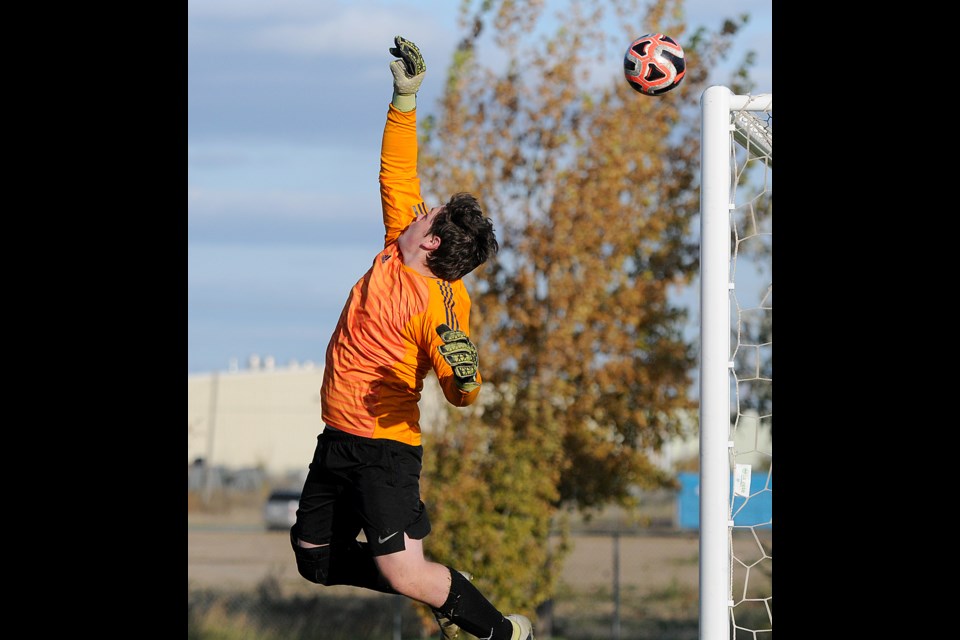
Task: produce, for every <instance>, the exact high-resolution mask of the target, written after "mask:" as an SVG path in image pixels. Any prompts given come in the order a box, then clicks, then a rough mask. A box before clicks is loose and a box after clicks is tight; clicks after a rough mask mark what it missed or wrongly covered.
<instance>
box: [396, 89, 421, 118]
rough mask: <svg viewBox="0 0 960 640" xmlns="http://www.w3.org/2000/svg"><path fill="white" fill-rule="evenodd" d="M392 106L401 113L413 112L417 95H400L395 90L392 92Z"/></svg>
mask: <svg viewBox="0 0 960 640" xmlns="http://www.w3.org/2000/svg"><path fill="white" fill-rule="evenodd" d="M392 102H393V106H395V107H396V108H397V109H399V110H400V111H403V112H407V111H413V110H414V109H416V108H417V94H415V93H414V94H410V95H401V94H399V93H397V90H396V89H394V90H393V100H392Z"/></svg>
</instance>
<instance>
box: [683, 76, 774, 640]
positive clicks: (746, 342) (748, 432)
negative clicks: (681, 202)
mask: <svg viewBox="0 0 960 640" xmlns="http://www.w3.org/2000/svg"><path fill="white" fill-rule="evenodd" d="M700 107H701V123H702V131H701V178H702V179H701V193H700V207H701V209H700V243H701V244H700V349H701V351H700V559H699V562H700V640H729V638H730V637H731V634H732V635H733V637H734V638H735V639H736V638H737V636H738V635H739V636H741V637H742V638H748V637H750V638H757V637H764V635H765V634H767V633H770V634H772V631H773V614H772V586H771V580H770V575H771V573H772V570H771V567H772V547H771V543H770V541H771V535H770V532H771V530H772V524H773V522H772V509H771V508H769V506H770V505H771V504H772V487H773V485H772V473H773V465H772V459H773V452H772V445H771V441H772V439H771V436H770V432H772V417H773V416H772V407H773V403H772V382H773V379H772V346H773V340H772V323H773V320H772V318H773V315H772V312H773V293H772V292H773V288H772V282H773V280H772V256H773V253H772V226H771V225H772V192H773V184H772V167H773V95H772V94H759V95H735V94H733V92H732V91H730V89H728V88H727V87H724V86H712V87H709V88H708V89H707V90H706V91H704V93H703V95H702V97H701V100H700ZM751 476H753V478H752V480H751ZM755 480H762V481H761V482H760V483H759V484H757V483H755V482H753V481H755ZM751 501H753V503H754V504H755V505H756V504H758V503H760V506H761V508H760V509H759V510H754V511H755V512H756V513H761V514H764V515H761V516H754V517H753V519H751V518H748V517H746V516H745V514H746V511H745V510H744V507H745V506H746V505H747V504H748V503H750V502H751Z"/></svg>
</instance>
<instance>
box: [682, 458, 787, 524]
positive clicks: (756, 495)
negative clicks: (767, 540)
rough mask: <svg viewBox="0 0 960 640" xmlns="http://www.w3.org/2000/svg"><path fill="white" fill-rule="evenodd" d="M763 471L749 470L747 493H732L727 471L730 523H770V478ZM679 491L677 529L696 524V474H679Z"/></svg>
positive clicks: (771, 501)
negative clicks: (730, 497) (731, 516)
mask: <svg viewBox="0 0 960 640" xmlns="http://www.w3.org/2000/svg"><path fill="white" fill-rule="evenodd" d="M767 477H768V474H767V472H765V471H764V472H757V473H752V474H750V495H749V496H733V473H731V474H730V486H729V487H728V489H729V491H730V495H731V496H733V512H732V513H733V524H734V526H737V527H758V528H761V529H769V528H771V527H772V526H773V478H770V479H769V481H768V479H767ZM678 479H679V480H680V495H679V496H678V497H677V526H679V527H680V528H681V529H699V528H700V474H699V473H697V472H684V473H681V474H679V476H678Z"/></svg>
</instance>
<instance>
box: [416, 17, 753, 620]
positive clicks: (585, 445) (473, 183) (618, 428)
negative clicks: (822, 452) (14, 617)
mask: <svg viewBox="0 0 960 640" xmlns="http://www.w3.org/2000/svg"><path fill="white" fill-rule="evenodd" d="M547 4H548V3H544V2H538V1H535V0H528V1H522V0H516V1H511V0H499V1H498V0H482V1H478V2H471V1H470V0H463V1H462V2H461V17H462V27H463V31H464V35H463V39H462V41H461V42H460V44H459V47H458V48H457V50H456V52H455V55H454V59H453V61H452V64H451V65H450V67H449V71H448V76H447V83H446V87H445V92H444V95H443V98H442V101H441V104H440V110H439V114H437V115H436V116H427V114H423V113H421V116H420V120H421V123H422V126H421V130H422V131H423V136H424V140H423V145H422V147H421V149H422V151H421V154H420V173H421V177H422V180H423V184H424V187H425V189H424V190H425V193H433V194H436V197H437V198H438V199H443V198H446V197H449V195H450V194H452V193H454V192H457V191H470V192H472V193H474V194H475V195H477V196H478V198H479V199H480V201H481V203H482V205H483V207H484V210H485V211H486V212H487V214H488V215H489V216H490V217H491V218H492V219H493V220H494V223H495V225H496V229H497V236H498V239H499V241H500V246H501V250H500V253H499V254H498V256H497V257H496V258H495V259H494V260H491V261H490V262H488V263H487V264H486V265H485V266H483V267H482V268H481V269H479V270H477V271H476V272H474V273H473V274H471V275H470V276H468V279H469V280H470V282H469V283H468V284H469V286H470V288H471V291H472V294H471V295H472V299H473V311H472V314H471V338H472V339H473V340H474V342H475V343H476V344H477V345H478V348H479V350H480V369H481V372H482V375H483V378H484V381H485V384H484V387H483V391H482V392H481V402H480V403H478V405H477V406H474V407H471V408H469V409H466V410H462V409H461V410H456V412H455V413H454V414H452V416H451V419H450V420H449V422H448V424H447V426H446V428H445V429H444V430H442V431H441V432H439V433H435V434H431V435H429V436H428V440H427V446H428V452H427V454H426V455H425V459H424V476H423V492H424V497H425V500H426V501H427V502H428V506H429V509H430V513H431V520H432V522H433V525H434V530H435V532H437V533H436V535H434V536H432V537H431V542H430V544H429V545H428V553H429V554H430V555H431V556H432V557H433V558H434V559H436V560H438V561H440V562H444V563H447V564H450V565H452V566H454V567H456V568H459V569H463V570H466V571H470V572H471V573H473V574H475V576H476V580H477V582H478V584H479V585H480V587H481V589H482V590H483V591H484V593H486V594H488V595H489V596H490V597H491V599H492V600H493V602H494V603H495V604H496V605H497V606H498V607H500V608H501V609H502V610H504V611H511V612H518V613H524V614H527V615H531V616H535V615H536V613H535V611H536V608H537V607H538V606H539V605H542V604H543V603H545V602H548V601H549V600H550V599H551V597H552V596H553V592H554V589H555V586H556V581H557V577H558V574H559V570H560V568H561V562H560V561H561V560H562V559H563V554H564V552H565V550H566V546H567V545H566V541H567V537H566V527H565V525H564V514H565V513H567V511H568V510H569V509H581V510H590V509H596V508H600V507H602V506H604V505H607V504H611V503H619V504H622V505H625V506H631V504H632V503H631V496H632V495H634V493H633V492H632V490H634V489H636V488H649V489H652V488H659V487H669V486H672V483H673V482H674V478H673V477H672V475H671V474H670V473H669V472H667V471H664V470H663V469H661V468H660V467H658V466H657V465H656V464H655V463H654V461H653V459H652V454H654V453H656V452H657V451H659V450H660V448H661V447H662V445H663V444H664V443H666V442H667V441H668V440H670V439H672V438H673V437H675V436H678V435H690V434H691V433H692V430H693V429H695V428H696V425H695V424H692V421H691V416H695V415H696V406H697V405H696V401H695V399H694V397H693V393H692V389H691V385H692V383H693V378H692V372H693V370H694V368H695V365H696V353H695V348H694V345H693V344H691V343H690V342H689V340H688V339H687V338H685V336H684V331H683V329H684V326H685V324H686V321H687V310H685V309H683V308H680V307H678V306H676V304H675V303H674V302H673V297H672V296H671V293H672V292H674V291H676V290H677V289H678V288H681V287H684V286H686V285H688V284H689V283H690V282H691V281H692V279H693V278H694V277H695V275H696V274H697V270H698V268H699V263H698V259H699V247H698V244H697V240H696V237H695V235H696V234H695V229H694V221H695V220H696V218H697V216H698V213H699V190H698V186H699V154H700V145H699V113H700V111H699V98H700V95H701V94H702V93H703V91H704V90H705V89H706V87H707V84H706V82H707V76H708V73H709V71H710V69H711V68H712V67H713V66H714V65H716V64H717V62H718V61H720V60H721V59H722V58H723V57H724V56H725V54H726V52H727V51H728V49H729V46H730V45H731V44H732V41H733V37H734V36H735V34H736V32H737V30H738V28H739V25H740V24H742V22H743V21H744V20H745V19H746V17H742V18H741V19H740V21H739V22H734V21H732V20H728V21H725V22H724V23H723V24H722V25H720V27H719V28H718V29H717V30H716V31H709V30H707V29H706V28H703V27H701V28H699V29H698V30H697V31H696V32H694V33H690V32H689V31H688V29H687V25H686V22H685V20H684V18H683V3H682V1H681V0H654V1H653V2H652V3H651V4H650V5H649V6H647V7H646V8H645V9H641V8H640V7H639V4H640V3H639V2H637V1H635V0H582V1H570V2H565V3H563V9H562V11H563V13H562V14H558V15H554V14H549V13H547V6H546V5H547ZM549 4H550V6H556V3H549ZM611 25H616V26H615V27H611ZM656 31H659V32H663V33H667V34H670V35H672V36H674V37H675V38H677V39H678V41H679V42H681V44H682V45H683V47H684V50H685V54H686V60H687V75H686V77H685V79H684V80H683V82H682V83H681V84H680V86H679V87H678V88H676V89H675V90H673V91H672V92H670V93H668V94H666V95H664V96H660V97H648V96H643V95H641V94H638V93H636V92H635V91H634V90H633V89H631V88H630V87H629V85H627V83H626V81H625V80H624V79H623V73H622V59H623V52H624V51H625V49H626V45H628V44H629V43H630V42H631V41H632V40H633V38H635V37H637V36H639V35H642V34H643V33H650V32H656ZM421 110H422V107H421ZM434 496H436V498H435V499H434ZM551 532H554V533H559V534H560V535H559V536H551ZM425 618H426V619H431V618H430V617H429V615H428V612H426V613H425Z"/></svg>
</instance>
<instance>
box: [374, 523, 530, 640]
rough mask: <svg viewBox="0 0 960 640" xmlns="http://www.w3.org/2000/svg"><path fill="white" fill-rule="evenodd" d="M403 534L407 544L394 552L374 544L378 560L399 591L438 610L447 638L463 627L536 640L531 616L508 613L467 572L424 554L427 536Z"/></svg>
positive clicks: (499, 637)
mask: <svg viewBox="0 0 960 640" xmlns="http://www.w3.org/2000/svg"><path fill="white" fill-rule="evenodd" d="M367 535H368V536H369V535H370V534H369V533H368V534H367ZM403 537H404V548H403V549H401V550H399V551H394V552H392V553H388V554H384V555H376V553H377V546H376V545H373V546H372V549H373V553H374V554H375V555H374V560H375V561H376V563H377V566H378V567H379V569H380V572H381V573H382V574H383V576H384V577H385V578H386V579H387V581H388V582H389V583H390V585H391V586H392V587H393V588H394V589H396V590H397V592H399V593H401V594H403V595H405V596H407V597H409V598H413V599H415V600H418V601H420V602H423V603H425V604H427V605H429V606H430V607H431V608H432V609H433V610H434V615H436V617H437V621H438V623H440V630H441V633H442V634H443V638H444V639H453V638H457V637H458V635H459V629H460V628H462V629H463V630H464V631H466V632H468V633H470V634H472V635H474V636H476V637H477V638H490V639H491V640H533V630H532V628H531V625H530V621H529V620H527V619H526V618H524V617H522V616H515V615H514V616H504V615H503V614H501V613H500V611H498V610H497V608H496V607H494V606H493V604H491V603H490V601H489V600H487V598H486V597H485V596H484V595H483V594H482V593H480V591H479V590H478V589H477V588H476V587H475V586H474V585H473V584H471V582H470V580H469V579H468V578H467V577H466V576H464V575H463V574H461V573H460V572H459V571H455V570H453V569H452V568H450V567H447V566H444V565H442V564H438V563H436V562H431V561H429V560H427V559H426V558H424V555H423V540H420V539H415V538H411V537H410V536H409V535H406V534H403ZM444 621H445V622H444Z"/></svg>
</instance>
